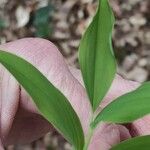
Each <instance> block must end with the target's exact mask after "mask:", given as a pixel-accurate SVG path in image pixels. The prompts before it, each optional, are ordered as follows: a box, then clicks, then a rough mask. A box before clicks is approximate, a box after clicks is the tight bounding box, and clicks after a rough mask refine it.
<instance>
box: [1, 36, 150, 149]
mask: <svg viewBox="0 0 150 150" xmlns="http://www.w3.org/2000/svg"><path fill="white" fill-rule="evenodd" d="M0 49H2V50H8V51H10V52H12V53H14V54H17V55H19V56H21V57H23V58H24V59H26V60H27V61H29V62H30V63H32V64H33V65H34V66H35V67H37V68H38V69H39V70H40V71H41V72H42V73H43V74H44V75H45V76H46V77H47V78H48V79H49V80H50V81H51V83H53V84H54V85H55V86H56V87H57V88H58V89H59V90H60V91H62V93H63V94H64V95H65V96H66V97H67V98H68V100H69V101H70V103H71V105H72V106H73V108H74V109H75V111H76V113H77V114H78V116H79V118H80V121H81V124H82V127H83V130H84V134H85V136H86V134H87V130H88V126H89V122H90V117H91V112H92V110H91V106H90V104H89V101H88V98H87V95H86V92H85V89H84V87H83V86H82V85H83V82H82V79H81V74H80V71H79V70H76V69H73V68H68V66H67V65H66V64H65V62H64V59H63V57H62V55H61V54H60V52H59V51H58V50H57V48H56V47H55V46H54V45H53V44H52V43H50V42H49V41H46V40H43V39H37V38H28V39H22V40H18V41H15V42H11V43H7V44H4V45H1V46H0ZM138 85H139V84H138V83H136V82H132V81H127V80H124V79H122V78H121V77H120V76H116V79H115V80H114V82H113V85H112V87H111V89H110V91H109V93H108V95H107V96H106V98H105V100H104V101H103V102H102V105H101V108H99V111H100V110H101V109H102V108H103V107H105V106H106V105H107V104H108V103H109V102H111V101H112V100H113V99H115V98H116V97H118V96H120V95H122V94H125V93H126V92H129V91H131V90H134V89H135V88H137V87H138ZM0 96H1V97H0V117H1V118H0V119H1V120H0V139H1V142H2V143H3V145H9V144H15V143H27V142H31V141H34V140H36V139H37V138H39V137H41V136H43V135H44V134H46V133H47V132H48V131H50V130H53V127H52V126H51V125H50V124H49V123H48V122H47V121H46V120H45V119H44V118H43V117H42V116H41V115H40V113H39V112H38V110H37V108H36V106H35V105H34V103H33V102H32V101H31V100H30V96H28V94H27V93H26V92H25V91H24V89H23V88H22V87H20V85H19V84H18V83H17V81H16V80H15V79H14V78H13V77H12V76H11V75H10V73H8V71H6V69H5V68H4V67H3V66H0ZM148 120H149V117H145V118H144V119H140V120H138V121H136V122H135V123H133V124H132V125H131V126H130V132H129V129H127V128H126V127H125V126H123V125H115V124H106V123H103V124H101V125H100V126H99V127H97V129H96V130H95V132H94V135H93V137H92V139H91V143H90V145H89V150H99V149H100V150H109V149H110V148H111V147H112V145H115V144H117V143H119V142H121V141H122V140H125V139H128V138H130V137H131V136H132V135H131V133H133V132H134V133H133V134H136V135H138V134H143V133H144V134H145V133H147V132H148V131H150V129H149V128H148V126H147V125H146V124H144V123H145V121H146V122H147V121H148ZM147 124H148V123H147ZM135 131H136V133H135ZM1 147H2V144H1Z"/></svg>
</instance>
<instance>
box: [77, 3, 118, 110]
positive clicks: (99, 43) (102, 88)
mask: <svg viewBox="0 0 150 150" xmlns="http://www.w3.org/2000/svg"><path fill="white" fill-rule="evenodd" d="M113 26H114V16H113V13H112V10H111V8H110V6H109V3H108V1H107V0H99V7H98V10H97V13H96V15H95V17H94V19H93V21H92V23H91V25H90V26H89V28H88V29H87V31H86V33H85V34H84V36H83V38H82V40H81V43H80V47H79V63H80V67H81V71H82V76H83V80H84V83H85V87H86V90H87V93H88V96H89V99H90V102H91V105H92V107H93V110H96V108H97V107H98V106H99V104H100V102H101V101H102V99H103V98H104V96H105V95H106V93H107V91H108V89H109V88H110V85H111V83H112V81H113V79H114V76H115V73H116V62H115V58H114V54H113V48H112V40H111V36H112V29H113Z"/></svg>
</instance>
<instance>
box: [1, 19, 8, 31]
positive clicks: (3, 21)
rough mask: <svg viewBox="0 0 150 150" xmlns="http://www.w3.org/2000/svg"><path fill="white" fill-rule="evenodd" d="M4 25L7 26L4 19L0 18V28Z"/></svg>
mask: <svg viewBox="0 0 150 150" xmlns="http://www.w3.org/2000/svg"><path fill="white" fill-rule="evenodd" d="M6 27H7V23H6V21H5V20H3V19H1V18H0V29H3V28H6Z"/></svg>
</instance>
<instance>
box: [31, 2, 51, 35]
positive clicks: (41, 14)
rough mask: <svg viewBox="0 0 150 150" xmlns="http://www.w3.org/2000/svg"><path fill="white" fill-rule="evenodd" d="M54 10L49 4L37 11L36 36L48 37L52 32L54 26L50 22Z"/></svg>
mask: <svg viewBox="0 0 150 150" xmlns="http://www.w3.org/2000/svg"><path fill="white" fill-rule="evenodd" d="M53 10H54V9H53V7H52V5H50V4H49V5H48V6H45V7H42V8H39V9H38V10H37V11H36V12H35V17H34V26H35V27H36V36H38V37H43V38H47V37H49V35H50V34H51V32H52V26H51V24H50V23H49V22H50V19H51V13H52V12H53Z"/></svg>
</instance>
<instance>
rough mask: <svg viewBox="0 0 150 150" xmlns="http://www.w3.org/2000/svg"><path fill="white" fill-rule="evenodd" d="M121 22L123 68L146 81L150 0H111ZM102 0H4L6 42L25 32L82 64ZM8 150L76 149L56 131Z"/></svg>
mask: <svg viewBox="0 0 150 150" xmlns="http://www.w3.org/2000/svg"><path fill="white" fill-rule="evenodd" d="M111 5H112V7H113V10H114V13H115V16H116V24H115V30H114V33H113V44H114V50H115V54H116V58H117V60H118V65H119V67H118V73H119V74H121V75H122V76H124V77H125V78H128V79H131V80H135V81H139V82H144V81H146V80H149V79H150V0H111ZM96 6H97V1H96V0H0V44H3V43H6V42H9V41H14V40H17V39H20V38H24V37H42V38H45V39H48V40H50V41H52V42H53V43H55V44H56V45H57V47H58V48H59V50H60V51H61V53H62V54H63V56H64V57H65V59H66V62H67V63H68V64H69V65H72V66H74V67H77V68H79V65H78V59H77V56H78V53H77V50H78V46H79V42H80V39H81V36H82V34H83V33H84V31H85V29H86V27H87V26H88V25H89V23H90V22H91V20H92V16H93V15H94V13H95V10H96ZM6 149H7V150H70V149H71V148H70V145H69V144H68V143H66V141H65V140H64V139H63V138H62V137H61V136H60V135H58V134H57V133H56V132H53V133H49V134H47V135H46V136H45V137H43V138H41V139H39V140H38V141H35V142H33V143H31V144H29V145H15V146H9V147H7V148H6Z"/></svg>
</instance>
